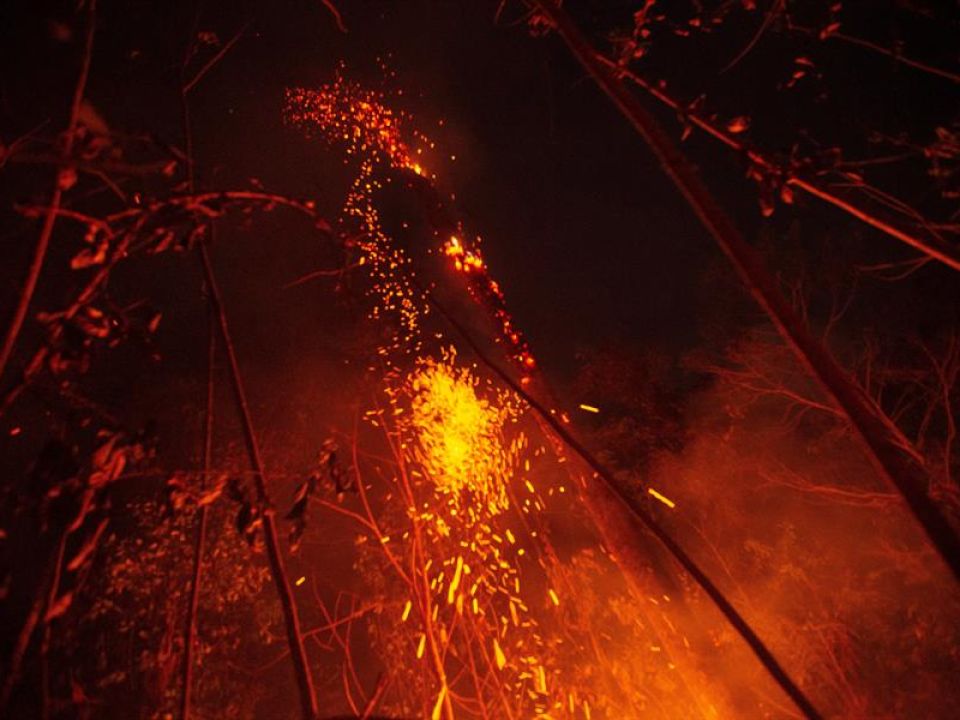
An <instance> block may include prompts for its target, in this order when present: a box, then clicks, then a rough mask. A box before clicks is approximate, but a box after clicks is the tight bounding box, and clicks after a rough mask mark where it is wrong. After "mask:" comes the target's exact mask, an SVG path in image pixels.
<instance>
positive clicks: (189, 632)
mask: <svg viewBox="0 0 960 720" xmlns="http://www.w3.org/2000/svg"><path fill="white" fill-rule="evenodd" d="M216 357H217V327H216V320H215V318H214V316H213V313H212V312H211V313H210V327H209V331H208V340H207V403H206V410H205V413H204V420H203V474H202V475H201V476H200V492H201V494H202V493H203V491H204V490H205V489H206V486H207V477H208V475H209V474H210V465H211V460H212V455H213V411H214V378H215V363H216ZM209 510H210V505H209V504H203V505H201V506H200V510H199V513H200V517H199V519H198V521H197V539H196V544H195V545H194V551H193V579H192V581H191V583H190V600H189V604H188V605H187V624H186V627H185V628H184V633H183V671H182V672H183V675H182V678H183V679H182V681H181V696H180V719H181V720H189V718H190V695H191V692H192V688H193V646H194V642H195V637H196V631H197V608H198V607H199V604H200V582H201V580H202V579H203V552H204V544H205V541H206V537H207V520H208V517H209Z"/></svg>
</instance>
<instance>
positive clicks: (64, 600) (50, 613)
mask: <svg viewBox="0 0 960 720" xmlns="http://www.w3.org/2000/svg"><path fill="white" fill-rule="evenodd" d="M72 602H73V593H72V592H68V593H64V594H63V595H61V596H60V597H59V598H57V599H56V601H55V602H54V603H53V604H52V605H51V606H50V608H49V609H48V610H47V614H46V615H44V617H43V621H44V622H45V623H48V622H50V621H51V620H55V619H56V618H58V617H60V616H61V615H63V614H64V613H65V612H66V611H67V610H68V609H69V608H70V604H71V603H72Z"/></svg>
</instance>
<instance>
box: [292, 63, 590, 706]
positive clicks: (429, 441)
mask: <svg viewBox="0 0 960 720" xmlns="http://www.w3.org/2000/svg"><path fill="white" fill-rule="evenodd" d="M286 119H287V121H288V122H290V123H292V124H293V125H295V126H297V127H298V128H300V129H302V130H303V131H304V132H305V133H306V134H307V135H308V136H312V137H319V138H320V139H322V140H324V141H325V142H327V143H329V144H336V145H342V146H343V147H344V148H345V151H346V155H347V160H346V162H348V163H350V164H351V165H355V166H356V168H357V169H356V175H355V177H354V179H353V182H352V185H351V188H350V192H349V194H348V197H347V200H346V203H345V205H344V208H343V216H344V220H346V221H349V223H350V224H353V225H355V226H356V228H357V232H358V234H357V237H356V238H355V241H354V242H355V245H356V247H357V248H358V249H359V251H360V253H361V257H360V262H361V264H363V265H364V266H365V268H366V270H367V271H368V274H369V277H370V278H371V280H372V294H373V297H374V299H375V301H376V307H375V308H374V309H373V310H372V312H371V315H372V317H373V319H375V320H384V319H386V318H387V317H388V316H389V317H393V318H396V319H397V320H398V321H399V322H398V323H397V324H398V325H399V326H400V328H401V332H399V333H397V334H396V336H395V337H394V338H393V339H392V340H390V341H388V342H387V344H386V345H385V346H383V347H381V348H379V353H380V355H381V356H384V357H386V359H387V360H388V364H389V365H390V366H391V368H392V369H391V372H390V373H389V376H390V377H392V378H393V380H392V381H390V380H388V382H387V387H386V388H385V389H386V391H387V396H388V398H389V402H390V405H391V409H392V412H391V413H390V417H391V420H390V423H388V422H387V421H386V419H385V416H384V414H383V413H382V411H380V410H377V411H370V412H369V413H368V420H370V422H371V423H372V424H374V425H378V426H381V427H383V428H384V429H386V428H387V426H388V425H390V426H392V428H393V430H392V431H390V432H388V435H391V434H392V435H393V440H395V441H396V442H395V444H394V453H395V455H396V461H397V467H398V468H405V469H404V470H400V471H398V477H397V478H395V479H394V482H395V483H396V484H397V490H398V495H399V496H400V497H403V498H405V504H406V505H407V507H406V509H405V515H406V518H407V520H408V521H409V523H410V527H409V529H408V530H406V531H403V532H401V533H400V537H398V538H397V539H396V540H395V542H393V543H390V545H389V546H388V545H387V543H388V542H389V540H390V539H389V537H380V538H379V539H380V543H381V545H382V546H383V548H384V550H385V552H387V554H388V556H389V555H390V554H391V552H397V548H398V547H399V544H401V543H406V544H407V546H408V547H407V552H409V553H410V554H411V557H412V558H413V559H414V563H413V565H414V567H415V575H417V576H418V577H420V578H421V579H422V581H423V583H422V584H423V586H424V587H423V588H419V583H416V582H413V583H410V579H409V578H408V579H407V582H408V588H409V592H410V596H409V598H407V599H405V600H404V601H402V602H403V604H402V610H400V620H401V621H402V623H403V624H404V627H406V626H407V625H413V626H416V625H419V626H420V628H419V630H418V629H416V628H415V627H411V628H410V630H412V631H413V632H414V633H415V635H414V637H415V638H417V639H416V640H415V642H414V643H413V652H414V656H415V658H416V660H417V661H422V660H425V659H429V660H431V662H432V663H433V666H434V668H433V669H434V675H435V677H436V678H437V679H438V680H439V686H440V687H439V692H438V694H437V695H436V700H435V703H434V704H433V709H432V713H431V716H432V718H433V719H434V720H438V719H439V718H441V717H452V716H453V713H452V706H451V697H453V696H457V697H459V698H463V697H465V696H466V695H468V694H470V688H468V687H466V686H465V685H464V683H465V682H466V681H465V680H464V679H463V677H464V675H465V673H466V671H465V669H464V667H465V666H466V665H467V664H468V662H467V660H468V659H469V666H470V668H471V673H472V676H473V678H474V688H473V689H472V690H473V694H474V702H475V703H478V704H479V705H480V706H483V705H484V704H485V703H487V702H494V703H497V702H499V703H504V702H507V703H508V704H507V706H505V709H507V708H509V709H508V710H507V712H508V713H509V714H512V713H513V712H516V711H519V712H520V713H521V715H522V716H524V717H529V716H535V717H541V718H549V717H551V714H550V713H554V712H559V711H561V709H565V710H566V711H567V712H569V713H570V714H576V713H575V712H574V705H577V706H580V707H581V711H582V712H583V714H584V717H587V718H589V715H590V710H589V704H588V703H587V702H586V700H583V702H582V705H581V703H580V701H576V702H575V700H574V698H575V696H576V694H575V693H569V692H564V691H563V690H562V685H563V683H562V682H560V680H559V672H560V671H559V669H558V668H556V667H551V661H549V660H548V656H549V652H548V651H547V649H546V648H547V643H546V642H545V640H544V637H543V636H542V635H541V630H540V626H539V624H538V622H537V621H536V619H535V618H534V617H533V616H532V614H531V606H532V605H539V606H542V607H546V608H552V609H557V608H559V607H560V604H561V601H560V597H559V595H558V593H557V592H556V591H555V590H554V589H553V588H551V587H550V586H549V581H548V580H547V579H546V575H545V574H544V573H542V572H540V573H539V574H538V573H537V571H538V568H537V565H536V563H539V564H540V566H541V568H542V567H543V559H542V552H541V550H539V549H538V547H539V543H540V538H539V537H538V533H537V531H536V530H533V529H532V528H533V527H535V526H537V525H536V523H530V522H528V520H527V519H525V518H529V517H532V516H533V515H534V514H537V513H539V512H541V511H543V510H544V509H545V503H546V502H547V497H549V496H552V495H554V493H555V492H558V493H563V492H564V491H565V488H564V487H562V486H559V487H556V488H549V489H548V490H547V491H546V493H544V494H541V492H540V491H539V489H538V488H537V487H536V486H535V485H534V483H533V481H532V479H531V476H530V470H531V461H536V459H537V458H538V457H540V456H541V455H544V454H545V453H546V450H545V449H544V448H543V447H539V448H536V449H532V448H530V446H529V442H528V439H527V437H526V435H525V434H524V433H523V432H522V431H521V430H520V424H521V423H520V421H521V419H522V415H523V405H522V403H521V402H520V399H519V398H518V397H517V396H516V395H514V394H513V393H511V392H507V391H502V390H498V389H497V388H496V387H495V386H494V385H493V384H492V383H490V382H489V381H483V380H481V379H480V378H479V377H478V376H477V374H476V373H475V372H474V370H473V369H471V368H469V367H466V366H463V365H461V364H459V363H458V359H457V356H456V352H455V351H454V350H453V349H452V348H448V349H441V350H438V351H437V352H436V353H435V355H434V356H433V357H431V356H429V355H427V356H424V352H425V345H426V344H427V343H426V340H430V341H431V342H433V345H434V346H435V345H436V342H435V341H436V339H438V338H439V337H440V336H439V335H434V334H428V333H427V332H426V331H425V329H424V327H423V324H424V323H423V317H424V316H425V315H426V314H427V313H428V311H429V302H428V296H427V290H426V289H424V288H423V287H422V286H421V284H420V283H419V282H417V280H416V275H415V272H414V267H413V258H411V257H410V256H409V254H408V253H406V252H405V251H404V250H403V249H402V248H400V247H399V246H398V245H397V243H396V242H395V240H394V239H393V238H392V237H391V236H390V234H389V233H388V232H387V230H386V229H385V228H384V225H383V222H382V219H381V215H380V212H379V211H378V208H377V201H378V198H377V193H378V192H379V191H381V190H382V189H383V188H384V184H385V183H388V182H391V178H393V177H396V176H397V174H398V173H399V174H401V175H402V174H404V173H409V174H411V175H410V176H409V177H411V178H412V179H414V180H416V181H417V182H418V183H420V184H421V187H427V188H428V192H430V193H432V194H433V196H434V199H435V200H436V204H437V205H440V204H441V203H440V202H439V197H440V194H439V192H438V191H437V190H436V186H435V184H434V181H435V180H436V176H435V175H434V174H431V173H429V172H428V171H427V170H425V168H424V167H423V165H422V164H421V162H422V157H423V155H424V153H425V151H428V150H430V149H432V148H433V143H432V142H431V141H430V140H429V139H428V138H427V137H426V136H424V135H423V134H422V133H419V132H415V131H411V130H409V129H406V128H405V125H408V124H409V120H410V119H409V117H407V116H405V115H404V114H402V113H398V112H395V111H394V110H392V109H391V108H390V107H389V106H388V105H387V104H386V102H385V100H384V97H383V95H382V94H380V93H376V92H373V91H369V90H366V89H364V88H362V87H360V86H359V85H357V84H356V83H353V82H351V81H349V80H347V79H345V78H344V77H343V74H342V72H341V73H338V75H337V77H336V79H335V80H334V81H333V82H332V83H330V84H328V85H325V86H323V87H321V88H319V89H317V90H303V89H296V90H290V91H288V93H287V104H286ZM408 138H409V139H410V141H409V142H408V140H407V139H408ZM412 176H416V178H413V177H412ZM424 184H425V185H424ZM452 230H455V231H452ZM434 234H435V239H436V242H437V245H436V246H435V248H434V249H433V250H431V251H430V252H434V253H436V254H437V255H438V256H439V257H442V258H444V259H445V260H446V261H447V264H448V267H449V268H450V269H451V270H452V271H453V272H454V273H455V274H456V275H458V276H460V277H462V278H463V279H464V280H465V285H466V287H467V290H468V291H469V294H470V295H471V297H472V298H473V299H474V301H475V302H477V303H478V304H479V305H480V306H481V307H483V308H484V310H485V311H486V313H487V315H488V316H489V317H490V318H491V319H492V320H493V322H494V323H495V326H496V330H497V340H498V342H499V343H500V344H501V345H502V346H503V347H504V348H505V349H506V351H507V354H508V356H509V357H510V358H511V360H512V361H513V363H514V365H515V366H516V367H517V368H518V370H519V372H520V374H521V380H522V381H523V382H527V381H529V379H530V378H531V376H532V373H533V372H534V371H535V369H536V361H535V359H534V357H533V355H532V353H531V351H530V348H529V345H528V343H527V341H526V339H525V338H524V336H523V334H522V333H521V332H520V330H519V329H518V328H517V327H516V325H515V323H514V322H513V320H512V318H511V316H510V314H509V312H508V310H507V306H506V302H505V299H504V295H503V293H502V291H501V289H500V286H499V285H498V284H497V282H496V281H495V280H494V279H493V278H492V277H491V275H490V272H489V269H488V267H487V264H486V262H485V261H484V259H483V256H482V254H481V252H480V249H479V247H480V239H479V238H476V239H475V240H474V241H473V242H466V241H465V240H464V239H463V238H464V237H465V234H464V232H463V230H462V227H461V226H460V225H459V224H456V227H455V228H451V227H441V228H434ZM411 355H414V356H415V357H416V356H419V357H416V360H415V361H414V362H413V367H412V369H407V370H404V369H402V368H403V367H407V368H409V366H410V362H409V360H408V359H407V360H405V359H404V358H409V357H410V356H411ZM392 442H393V441H392ZM401 476H402V477H403V480H402V482H401V480H400V477H401ZM544 495H546V496H547V497H544ZM508 510H515V511H516V512H507V511H508ZM389 547H394V548H395V549H394V550H393V551H390V550H389V549H388V548H389ZM418 547H420V549H419V550H418V549H417V548H418ZM531 555H535V556H537V557H536V558H532V557H531ZM394 564H395V563H394ZM522 575H523V576H524V577H526V580H525V581H524V582H521V580H522V579H523V578H522ZM534 578H539V580H537V579H534ZM414 611H416V612H414ZM475 656H476V657H475ZM458 662H459V664H460V667H459V670H457V669H455V668H450V672H448V666H450V665H451V664H452V665H454V666H456V665H457V663H458ZM480 664H484V665H485V666H486V667H487V669H488V671H489V672H492V673H493V674H495V675H496V676H497V679H496V680H495V681H494V683H495V687H496V688H497V692H496V693H495V695H496V696H497V697H499V699H493V698H492V697H489V695H490V694H491V693H492V692H493V690H492V689H491V688H490V687H487V685H488V684H489V677H490V674H489V672H488V674H487V675H486V678H487V680H484V681H483V682H478V680H477V678H478V675H477V670H476V667H475V666H476V665H480ZM485 695H487V696H488V697H486V698H485V697H484V696H485ZM505 696H507V697H505ZM475 710H476V706H474V707H473V710H470V712H471V713H472V712H474V711H475ZM481 714H482V715H483V716H486V711H483V712H482V713H481Z"/></svg>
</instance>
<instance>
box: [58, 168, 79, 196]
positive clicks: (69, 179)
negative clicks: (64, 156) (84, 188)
mask: <svg viewBox="0 0 960 720" xmlns="http://www.w3.org/2000/svg"><path fill="white" fill-rule="evenodd" d="M76 184H77V171H76V170H75V169H74V168H71V167H67V168H63V169H62V170H61V171H60V172H59V173H58V174H57V187H58V188H60V190H62V191H64V192H66V191H67V190H69V189H70V188H72V187H73V186H74V185H76Z"/></svg>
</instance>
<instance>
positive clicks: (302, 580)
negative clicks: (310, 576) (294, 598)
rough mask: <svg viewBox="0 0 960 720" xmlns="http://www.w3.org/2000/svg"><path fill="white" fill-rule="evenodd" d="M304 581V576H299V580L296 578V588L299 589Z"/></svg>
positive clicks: (305, 579)
mask: <svg viewBox="0 0 960 720" xmlns="http://www.w3.org/2000/svg"><path fill="white" fill-rule="evenodd" d="M306 581H307V578H306V576H305V575H301V576H300V577H299V578H297V582H296V586H297V587H300V586H301V585H303V584H304V583H305V582H306Z"/></svg>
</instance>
